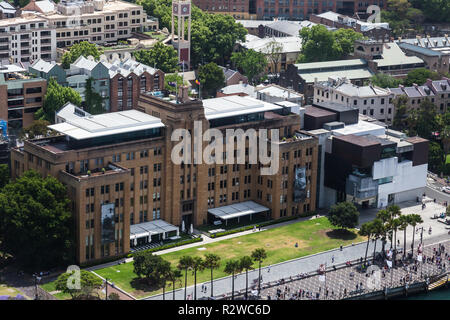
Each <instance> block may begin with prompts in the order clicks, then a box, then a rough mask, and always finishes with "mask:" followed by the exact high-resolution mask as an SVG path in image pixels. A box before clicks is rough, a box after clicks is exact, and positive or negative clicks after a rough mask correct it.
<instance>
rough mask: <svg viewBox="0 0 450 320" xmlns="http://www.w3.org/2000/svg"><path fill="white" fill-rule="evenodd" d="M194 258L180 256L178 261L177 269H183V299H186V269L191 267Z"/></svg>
mask: <svg viewBox="0 0 450 320" xmlns="http://www.w3.org/2000/svg"><path fill="white" fill-rule="evenodd" d="M193 263H194V260H193V259H192V257H191V256H182V257H181V258H180V261H179V262H178V266H177V267H178V269H180V270H184V300H186V291H187V272H188V269H190V268H192V264H193Z"/></svg>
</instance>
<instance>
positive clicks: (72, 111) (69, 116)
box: [55, 102, 91, 123]
mask: <svg viewBox="0 0 450 320" xmlns="http://www.w3.org/2000/svg"><path fill="white" fill-rule="evenodd" d="M90 115H91V114H90V113H88V112H86V111H84V110H83V109H81V108H79V107H77V106H76V105H74V104H73V103H71V102H67V103H66V104H65V105H64V106H63V107H62V108H61V109H59V111H58V112H56V113H55V123H62V122H67V121H70V120H74V119H79V118H83V117H88V116H90Z"/></svg>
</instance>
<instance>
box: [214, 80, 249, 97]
mask: <svg viewBox="0 0 450 320" xmlns="http://www.w3.org/2000/svg"><path fill="white" fill-rule="evenodd" d="M220 91H221V92H222V93H224V94H234V93H245V94H247V95H248V96H250V97H255V87H254V86H252V85H249V84H247V83H238V84H232V85H229V86H226V87H224V88H222V89H221V90H220Z"/></svg>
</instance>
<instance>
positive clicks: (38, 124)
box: [22, 120, 51, 139]
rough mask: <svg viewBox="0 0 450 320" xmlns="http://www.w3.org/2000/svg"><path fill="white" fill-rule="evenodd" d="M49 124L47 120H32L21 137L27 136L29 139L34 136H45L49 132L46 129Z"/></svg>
mask: <svg viewBox="0 0 450 320" xmlns="http://www.w3.org/2000/svg"><path fill="white" fill-rule="evenodd" d="M49 125H50V122H48V121H47V120H34V121H33V123H32V124H31V125H29V126H28V127H26V128H24V129H23V134H22V136H25V135H27V136H28V138H29V139H34V138H35V137H36V136H47V135H48V134H49V133H50V132H51V131H50V130H49V129H48V128H47V127H48V126H49Z"/></svg>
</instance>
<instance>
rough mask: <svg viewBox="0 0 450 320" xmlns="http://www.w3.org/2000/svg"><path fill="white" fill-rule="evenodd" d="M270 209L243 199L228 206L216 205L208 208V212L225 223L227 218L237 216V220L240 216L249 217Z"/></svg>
mask: <svg viewBox="0 0 450 320" xmlns="http://www.w3.org/2000/svg"><path fill="white" fill-rule="evenodd" d="M269 210H270V209H269V208H267V207H264V206H262V205H260V204H258V203H256V202H254V201H245V202H241V203H234V204H230V205H228V206H223V207H218V208H213V209H209V210H208V213H210V214H212V215H213V216H215V217H216V218H219V219H221V220H225V223H226V222H227V221H228V220H229V219H233V218H237V219H238V221H239V218H240V217H243V216H250V219H251V217H252V215H253V214H256V213H261V212H267V211H269Z"/></svg>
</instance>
